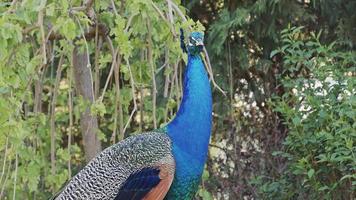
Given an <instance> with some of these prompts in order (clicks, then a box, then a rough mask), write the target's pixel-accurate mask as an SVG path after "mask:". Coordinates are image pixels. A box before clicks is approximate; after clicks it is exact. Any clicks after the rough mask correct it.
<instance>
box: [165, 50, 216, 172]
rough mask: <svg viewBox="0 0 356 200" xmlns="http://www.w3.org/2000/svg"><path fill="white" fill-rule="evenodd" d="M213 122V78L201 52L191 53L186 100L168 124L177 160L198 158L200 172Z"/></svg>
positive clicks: (184, 88)
mask: <svg viewBox="0 0 356 200" xmlns="http://www.w3.org/2000/svg"><path fill="white" fill-rule="evenodd" d="M211 124H212V97H211V88H210V83H209V79H208V76H207V73H206V71H205V68H204V65H203V62H202V59H201V57H200V55H189V54H188V65H187V67H186V70H185V75H184V84H183V99H182V103H181V105H180V108H179V110H178V112H177V115H176V117H175V118H174V120H173V121H171V122H170V123H169V124H168V125H167V132H168V135H169V136H170V138H171V139H172V143H173V154H176V155H175V156H177V157H176V159H180V160H181V161H183V162H192V161H194V163H195V164H196V165H198V166H196V167H197V169H196V170H197V171H195V170H194V171H195V173H198V174H199V173H201V171H202V169H203V167H204V163H205V160H206V156H207V151H208V145H209V138H210V132H211ZM176 162H178V161H177V160H176ZM177 167H179V166H177Z"/></svg>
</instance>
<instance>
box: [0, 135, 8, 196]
mask: <svg viewBox="0 0 356 200" xmlns="http://www.w3.org/2000/svg"><path fill="white" fill-rule="evenodd" d="M8 145H9V137H8V136H6V143H5V152H4V163H3V165H2V171H1V177H0V184H1V182H2V179H3V177H4V174H5V167H6V158H7V155H6V154H7V148H8ZM0 197H1V196H0Z"/></svg>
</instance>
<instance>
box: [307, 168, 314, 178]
mask: <svg viewBox="0 0 356 200" xmlns="http://www.w3.org/2000/svg"><path fill="white" fill-rule="evenodd" d="M314 173H315V170H314V169H310V170H309V171H308V173H307V175H308V177H309V178H312V177H313V176H314Z"/></svg>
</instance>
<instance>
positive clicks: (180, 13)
mask: <svg viewBox="0 0 356 200" xmlns="http://www.w3.org/2000/svg"><path fill="white" fill-rule="evenodd" d="M167 4H168V5H172V7H173V8H174V10H176V12H177V13H178V15H179V16H180V17H181V18H182V19H183V21H187V18H186V17H185V15H184V13H182V11H181V10H180V9H179V7H178V6H177V4H175V3H174V2H172V1H171V0H167ZM189 28H191V27H189Z"/></svg>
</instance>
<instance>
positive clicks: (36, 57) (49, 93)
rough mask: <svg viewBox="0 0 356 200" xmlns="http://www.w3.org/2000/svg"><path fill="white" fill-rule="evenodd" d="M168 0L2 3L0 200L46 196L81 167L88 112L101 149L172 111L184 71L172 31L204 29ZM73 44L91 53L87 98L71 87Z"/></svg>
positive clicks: (158, 121) (167, 116) (162, 120)
mask: <svg viewBox="0 0 356 200" xmlns="http://www.w3.org/2000/svg"><path fill="white" fill-rule="evenodd" d="M169 2H170V3H169V4H168V3H167V1H163V0H159V1H147V0H127V1H110V0H105V1H95V2H94V1H83V2H82V1H79V0H75V1H68V0H60V1H55V0H47V1H43V0H24V1H2V2H0V46H1V48H0V113H1V114H0V153H1V157H0V161H1V162H0V163H1V168H0V169H1V177H0V191H1V193H0V198H1V199H48V198H49V197H51V196H52V195H53V194H54V192H56V191H58V190H59V189H60V187H62V185H63V184H64V183H65V182H66V181H67V180H69V178H70V177H71V176H72V175H74V174H75V173H76V172H77V171H78V170H80V169H81V167H83V165H85V159H84V152H83V151H84V150H83V136H82V134H81V127H80V120H81V119H80V116H81V113H83V112H84V111H85V110H86V109H87V108H90V112H91V115H93V116H95V120H98V122H99V127H98V130H96V132H97V134H98V137H99V138H100V139H101V141H102V143H103V145H102V146H104V147H107V146H109V145H111V144H113V143H115V142H117V141H118V140H121V139H123V138H124V137H127V136H129V135H130V134H128V133H130V132H133V133H134V132H138V131H144V130H150V129H153V128H156V126H157V125H161V124H162V125H164V123H165V122H167V121H168V120H169V119H170V118H171V117H172V116H173V114H174V113H175V110H176V109H177V105H178V103H179V100H180V98H181V81H182V76H181V75H180V74H181V73H182V71H183V69H182V66H183V63H182V58H183V54H182V51H181V49H180V42H179V35H178V33H179V28H181V27H183V28H184V29H185V30H186V31H187V32H188V31H190V30H192V29H190V27H193V28H194V27H196V29H198V30H200V31H201V30H202V26H201V25H199V23H195V22H194V21H192V20H190V19H188V20H186V19H185V16H183V17H184V18H182V17H181V16H180V15H178V14H177V12H181V13H182V14H183V15H184V14H185V13H184V9H181V7H180V6H179V1H169ZM173 6H175V7H173ZM173 10H174V12H173ZM74 47H79V51H80V52H81V53H83V52H87V53H88V54H89V56H90V60H89V61H90V63H89V66H86V67H89V68H90V78H91V83H90V84H92V85H93V86H94V87H93V88H92V89H93V92H94V94H93V95H94V96H95V101H94V102H89V101H88V100H87V99H85V98H84V97H82V96H80V95H78V91H76V90H75V88H76V86H77V85H78V83H77V80H75V77H74V76H73V68H74V67H73V60H75V59H77V58H76V57H74V54H72V52H73V50H74ZM162 94H164V95H162ZM52 137H54V139H53V140H51V138H52ZM51 147H54V149H52V148H51ZM52 156H53V158H54V159H52Z"/></svg>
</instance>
